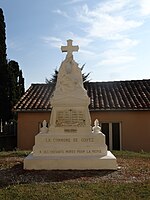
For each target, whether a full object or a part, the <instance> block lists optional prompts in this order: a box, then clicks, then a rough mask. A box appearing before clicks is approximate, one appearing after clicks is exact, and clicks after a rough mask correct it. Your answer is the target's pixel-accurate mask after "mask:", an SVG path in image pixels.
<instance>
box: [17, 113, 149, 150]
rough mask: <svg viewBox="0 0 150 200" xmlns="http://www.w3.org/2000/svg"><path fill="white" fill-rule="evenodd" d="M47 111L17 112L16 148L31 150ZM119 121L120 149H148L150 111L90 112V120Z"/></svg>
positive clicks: (46, 118)
mask: <svg viewBox="0 0 150 200" xmlns="http://www.w3.org/2000/svg"><path fill="white" fill-rule="evenodd" d="M49 118H50V113H49V112H19V113H18V148H19V149H24V150H28V149H29V150H31V149H32V147H33V145H34V140H35V135H36V134H38V130H39V127H38V126H39V125H38V124H39V123H40V122H42V121H43V120H44V119H45V120H46V121H47V122H48V121H49ZM95 119H98V120H99V121H100V122H120V123H121V146H122V150H131V151H141V150H143V151H150V142H149V141H150V111H128V112H125V111H124V112H116V111H115V112H91V121H92V125H93V121H94V120H95Z"/></svg>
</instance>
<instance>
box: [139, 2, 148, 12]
mask: <svg viewBox="0 0 150 200" xmlns="http://www.w3.org/2000/svg"><path fill="white" fill-rule="evenodd" d="M139 3H140V6H141V10H140V11H141V14H142V15H143V16H148V15H150V1H148V0H140V1H139Z"/></svg>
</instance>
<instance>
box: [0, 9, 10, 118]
mask: <svg viewBox="0 0 150 200" xmlns="http://www.w3.org/2000/svg"><path fill="white" fill-rule="evenodd" d="M5 27H6V25H5V22H4V15H3V10H2V9H1V8H0V119H3V120H7V119H8V115H9V108H8V105H9V103H8V102H9V97H8V87H7V80H8V73H7V72H8V71H7V58H6V56H7V55H6V42H5V40H6V33H5Z"/></svg>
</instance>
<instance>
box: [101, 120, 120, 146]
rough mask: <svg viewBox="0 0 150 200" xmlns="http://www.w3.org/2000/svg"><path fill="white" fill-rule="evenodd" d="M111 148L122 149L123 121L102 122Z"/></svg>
mask: <svg viewBox="0 0 150 200" xmlns="http://www.w3.org/2000/svg"><path fill="white" fill-rule="evenodd" d="M100 125H101V128H102V132H103V134H105V136H106V144H107V146H108V149H109V150H121V123H119V122H112V123H105V122H101V123H100Z"/></svg>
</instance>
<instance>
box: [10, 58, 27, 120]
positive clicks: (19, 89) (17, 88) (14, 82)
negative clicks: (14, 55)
mask: <svg viewBox="0 0 150 200" xmlns="http://www.w3.org/2000/svg"><path fill="white" fill-rule="evenodd" d="M23 94H24V78H23V76H22V70H20V69H19V65H18V63H17V62H16V61H14V60H11V61H9V63H8V96H9V107H10V111H11V109H12V108H13V106H14V105H15V104H16V103H17V101H18V100H19V99H20V98H21V96H22V95H23ZM11 115H12V113H11ZM11 118H12V116H11Z"/></svg>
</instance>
